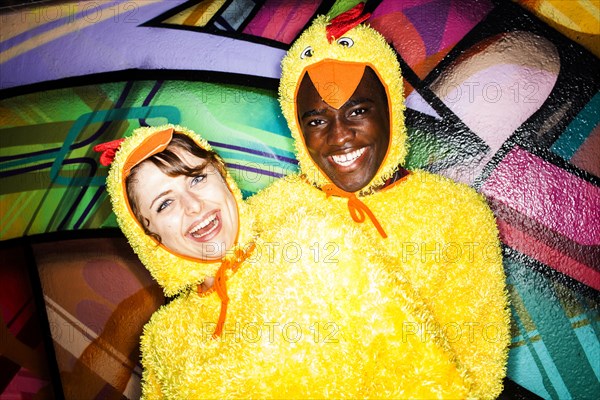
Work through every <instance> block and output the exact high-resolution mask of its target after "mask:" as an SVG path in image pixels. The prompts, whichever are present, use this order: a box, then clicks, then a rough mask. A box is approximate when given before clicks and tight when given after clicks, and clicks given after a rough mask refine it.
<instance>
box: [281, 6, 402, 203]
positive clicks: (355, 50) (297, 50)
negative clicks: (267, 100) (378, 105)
mask: <svg viewBox="0 0 600 400" xmlns="http://www.w3.org/2000/svg"><path fill="white" fill-rule="evenodd" d="M328 21H329V20H328V17H326V16H319V17H317V18H316V19H315V22H314V23H313V24H312V25H311V26H310V27H309V28H308V29H307V30H306V31H304V33H302V35H301V36H300V37H299V38H298V40H297V41H296V42H294V44H293V45H292V47H291V48H290V50H289V51H288V52H287V54H286V56H285V57H284V58H283V60H282V61H281V67H282V71H281V82H280V85H279V101H280V104H281V109H282V112H283V115H284V116H285V119H286V120H287V123H288V126H289V128H290V131H291V133H292V137H293V138H294V139H295V147H296V156H297V158H298V162H299V165H300V170H301V171H302V172H303V173H304V174H305V175H306V178H307V179H308V180H309V181H311V182H313V183H315V184H316V185H317V186H319V187H321V186H323V185H324V184H327V183H330V180H329V178H328V177H327V176H326V175H325V174H323V172H322V171H321V170H320V169H319V168H318V167H317V166H316V165H315V163H314V162H313V161H312V158H311V157H310V154H309V153H308V150H307V149H306V146H305V145H304V137H303V135H302V132H301V131H300V128H299V123H298V120H297V112H296V103H295V97H296V91H297V90H298V86H299V85H300V79H301V78H302V76H304V71H305V70H306V68H307V67H308V66H310V65H313V64H316V63H318V62H319V61H322V60H325V59H333V60H340V61H349V62H356V63H362V64H365V65H368V66H370V67H371V68H373V70H374V71H375V72H376V73H377V75H378V76H379V78H380V80H381V81H382V82H383V84H384V86H385V88H386V92H387V97H388V108H389V110H390V144H389V147H388V152H387V154H386V157H385V160H384V162H383V164H382V165H381V167H380V168H379V171H378V173H377V175H376V176H375V177H374V178H373V179H372V180H371V182H370V183H369V184H368V185H367V186H366V187H365V188H364V189H363V190H362V192H370V191H372V189H373V188H376V187H379V186H381V185H382V184H383V183H384V182H385V181H386V180H387V179H388V178H389V177H390V176H392V175H393V173H394V172H395V171H396V170H397V169H398V165H400V164H402V163H403V162H404V158H405V157H406V154H407V151H408V147H407V144H406V128H405V126H404V102H403V101H397V99H403V84H402V75H401V73H400V65H399V64H398V61H397V60H396V56H395V54H394V52H393V50H392V49H391V48H390V46H389V45H388V44H387V43H386V41H385V39H384V38H383V36H381V35H380V34H379V33H378V32H377V31H375V30H374V29H372V28H369V27H368V26H366V25H358V26H356V27H355V28H353V29H351V30H349V31H348V32H346V33H345V34H344V35H343V37H347V38H351V39H352V41H353V42H354V45H353V46H352V47H346V46H342V45H340V44H338V43H337V42H336V41H335V40H334V41H333V42H332V43H331V44H330V43H329V42H328V41H327V37H326V26H327V23H328ZM336 39H339V38H336ZM308 46H310V47H312V49H313V52H312V53H313V56H312V57H301V55H302V53H303V52H304V50H305V49H306V48H307V47H308ZM332 90H334V89H332Z"/></svg>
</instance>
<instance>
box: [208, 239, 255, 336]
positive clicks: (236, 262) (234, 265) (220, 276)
mask: <svg viewBox="0 0 600 400" xmlns="http://www.w3.org/2000/svg"><path fill="white" fill-rule="evenodd" d="M255 247H256V245H255V244H254V243H250V246H249V247H248V249H247V250H242V249H239V248H238V249H236V250H235V257H234V258H229V259H226V260H225V261H223V262H222V263H221V266H220V267H219V269H218V270H217V273H216V274H215V283H214V284H213V289H214V290H215V291H216V292H217V294H218V295H219V298H220V299H221V312H220V314H219V320H218V321H217V327H216V328H215V331H214V333H213V334H212V337H213V339H216V338H218V337H220V336H221V334H222V333H223V326H224V325H225V318H226V317H227V305H228V304H229V296H228V295H227V284H226V282H227V275H225V273H226V272H227V270H228V269H231V270H232V271H233V272H235V271H236V270H237V269H238V268H239V267H240V265H241V264H242V263H243V262H244V261H246V259H247V258H248V257H250V255H251V254H252V252H253V251H254V248H255ZM197 290H198V294H203V293H202V292H201V288H200V285H198V289H197Z"/></svg>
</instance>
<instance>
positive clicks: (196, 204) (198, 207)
mask: <svg viewBox="0 0 600 400" xmlns="http://www.w3.org/2000/svg"><path fill="white" fill-rule="evenodd" d="M181 202H182V203H183V209H184V211H185V213H186V214H188V215H193V214H199V213H200V212H201V211H202V200H201V199H199V198H198V197H196V196H195V195H194V194H193V193H190V192H185V193H184V194H183V195H182V196H181Z"/></svg>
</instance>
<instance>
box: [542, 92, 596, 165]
mask: <svg viewBox="0 0 600 400" xmlns="http://www.w3.org/2000/svg"><path fill="white" fill-rule="evenodd" d="M598 124H600V92H598V93H597V94H596V95H595V96H594V97H593V98H592V100H590V102H589V103H588V104H587V105H586V106H585V107H584V108H583V110H581V112H580V113H579V114H577V117H575V119H574V120H573V121H571V123H570V124H569V126H567V129H565V131H564V132H563V134H562V135H560V137H559V138H558V140H557V141H556V142H554V144H553V145H552V147H550V150H551V151H552V152H553V153H555V154H557V155H559V156H561V157H562V158H564V159H565V160H570V159H571V157H573V156H574V155H575V153H576V152H577V150H578V149H579V148H580V147H581V145H582V144H583V142H585V140H586V139H587V138H588V136H589V135H590V133H591V132H592V130H593V129H594V128H595V127H596V126H597V125H598Z"/></svg>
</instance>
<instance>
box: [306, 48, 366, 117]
mask: <svg viewBox="0 0 600 400" xmlns="http://www.w3.org/2000/svg"><path fill="white" fill-rule="evenodd" d="M364 72H365V64H362V63H356V62H347V61H338V60H331V59H325V60H322V61H319V62H318V63H315V64H312V65H310V66H308V67H307V68H306V73H307V74H308V76H309V77H310V80H311V81H312V83H313V85H315V88H316V89H317V92H318V93H319V95H320V96H321V98H322V99H323V101H325V102H326V103H327V104H329V105H330V106H331V107H333V108H335V109H339V108H340V107H341V106H343V105H344V103H346V102H347V101H348V99H349V98H350V96H352V94H353V93H354V91H355V90H356V88H357V87H358V84H359V83H360V81H361V79H362V77H363V74H364ZM300 81H302V80H300ZM296 95H297V93H296Z"/></svg>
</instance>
